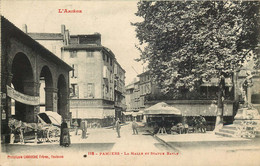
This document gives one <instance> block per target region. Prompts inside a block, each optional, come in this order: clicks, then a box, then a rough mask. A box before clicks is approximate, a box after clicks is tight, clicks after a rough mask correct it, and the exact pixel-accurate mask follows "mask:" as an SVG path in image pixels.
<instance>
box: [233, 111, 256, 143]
mask: <svg viewBox="0 0 260 166" xmlns="http://www.w3.org/2000/svg"><path fill="white" fill-rule="evenodd" d="M233 125H234V126H236V129H237V130H236V135H237V136H238V137H245V138H254V137H256V136H260V135H259V134H260V115H259V112H258V110H257V109H255V108H247V107H246V108H240V109H238V111H237V114H236V116H235V120H234V122H233Z"/></svg>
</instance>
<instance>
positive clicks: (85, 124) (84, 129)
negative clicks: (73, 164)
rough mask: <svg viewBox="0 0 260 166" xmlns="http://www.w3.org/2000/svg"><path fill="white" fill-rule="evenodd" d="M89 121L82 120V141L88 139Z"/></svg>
mask: <svg viewBox="0 0 260 166" xmlns="http://www.w3.org/2000/svg"><path fill="white" fill-rule="evenodd" d="M87 124H88V123H87V121H86V120H82V122H81V124H80V126H81V130H82V134H81V138H82V139H86V138H87Z"/></svg>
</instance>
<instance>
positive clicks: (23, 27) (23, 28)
mask: <svg viewBox="0 0 260 166" xmlns="http://www.w3.org/2000/svg"><path fill="white" fill-rule="evenodd" d="M22 31H23V32H24V33H27V25H26V24H23V26H22Z"/></svg>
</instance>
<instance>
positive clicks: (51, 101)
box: [44, 87, 58, 112]
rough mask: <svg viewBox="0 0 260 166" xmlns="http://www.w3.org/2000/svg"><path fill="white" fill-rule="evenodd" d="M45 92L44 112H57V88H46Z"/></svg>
mask: <svg viewBox="0 0 260 166" xmlns="http://www.w3.org/2000/svg"><path fill="white" fill-rule="evenodd" d="M44 90H45V107H46V111H53V112H57V93H58V89H57V88H52V87H46V88H44Z"/></svg>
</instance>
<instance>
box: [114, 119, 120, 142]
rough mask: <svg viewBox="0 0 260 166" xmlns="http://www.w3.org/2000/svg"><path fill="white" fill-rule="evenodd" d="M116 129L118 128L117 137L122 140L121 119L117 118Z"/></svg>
mask: <svg viewBox="0 0 260 166" xmlns="http://www.w3.org/2000/svg"><path fill="white" fill-rule="evenodd" d="M115 127H116V132H117V137H118V138H120V128H121V126H120V120H119V118H117V121H116V125H115Z"/></svg>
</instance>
